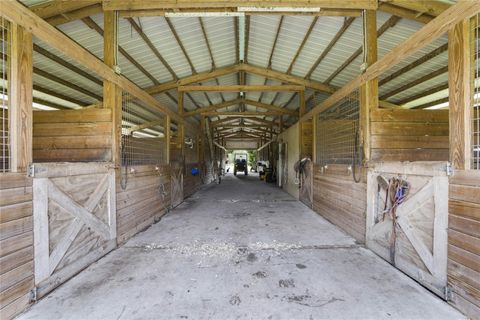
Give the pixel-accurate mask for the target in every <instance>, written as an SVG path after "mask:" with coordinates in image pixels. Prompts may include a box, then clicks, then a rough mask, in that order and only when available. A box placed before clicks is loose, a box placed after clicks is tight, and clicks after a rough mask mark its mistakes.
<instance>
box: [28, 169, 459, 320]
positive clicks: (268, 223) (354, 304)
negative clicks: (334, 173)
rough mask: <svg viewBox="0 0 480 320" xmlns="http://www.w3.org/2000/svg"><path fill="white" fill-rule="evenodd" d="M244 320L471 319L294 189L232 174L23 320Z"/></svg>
mask: <svg viewBox="0 0 480 320" xmlns="http://www.w3.org/2000/svg"><path fill="white" fill-rule="evenodd" d="M366 292H368V294H366ZM239 317H240V318H245V319H250V318H255V319H339V318H342V319H354V318H356V319H358V318H361V319H380V318H389V319H433V318H435V319H462V318H463V316H462V315H461V314H460V313H459V312H458V311H456V310H455V309H454V308H452V307H451V306H449V305H448V304H447V303H445V302H444V301H442V300H441V299H439V298H438V297H436V296H435V295H433V294H432V293H431V292H429V291H427V290H426V289H425V288H423V287H422V286H420V285H419V284H418V283H416V282H415V281H414V280H412V279H410V278H409V277H407V276H406V275H404V274H403V273H401V272H400V271H398V270H396V269H394V268H392V267H391V266H390V265H389V264H387V263H386V262H385V261H383V260H382V259H380V258H379V257H377V256H376V255H375V254H373V253H372V252H371V251H369V250H367V249H365V248H364V247H363V246H361V245H358V244H357V243H356V241H355V240H354V239H353V238H352V237H350V236H348V235H347V234H346V233H344V232H343V231H341V230H339V229H338V228H337V227H335V226H334V225H332V224H331V223H329V222H328V221H326V220H325V219H323V218H322V217H320V216H319V215H318V214H316V213H315V212H313V211H312V210H310V209H309V208H307V207H306V206H305V205H304V204H303V203H301V202H299V201H297V200H295V199H294V198H293V197H292V196H290V195H289V194H287V193H286V192H283V191H279V190H278V188H275V187H274V186H272V185H269V184H265V183H262V182H261V181H260V180H259V179H258V177H256V176H253V175H249V176H243V175H237V176H236V177H235V176H233V174H227V175H226V176H225V177H224V179H222V183H221V184H210V185H208V186H206V187H204V188H203V189H202V190H200V191H199V192H197V193H196V194H195V195H194V196H192V197H190V198H188V199H186V200H185V201H184V202H183V203H182V204H181V205H179V206H178V207H177V208H175V209H174V210H173V211H171V212H169V213H168V214H166V215H165V216H164V217H163V218H162V220H161V221H160V222H158V223H157V224H155V225H153V226H152V227H150V228H149V229H147V230H146V231H144V232H142V233H139V234H138V235H136V236H135V237H133V238H132V239H130V240H129V241H128V242H127V243H126V244H125V245H124V246H123V247H121V248H119V249H118V250H116V251H114V252H112V253H110V254H108V255H107V256H105V257H104V258H102V259H100V260H99V261H97V262H96V263H94V264H92V265H91V266H90V267H88V268H87V269H86V270H85V271H83V272H81V273H80V274H79V275H77V276H76V277H74V278H73V279H71V280H70V281H68V282H67V283H65V284H63V285H62V286H61V287H60V288H58V289H57V290H56V291H54V292H53V293H51V294H50V295H49V296H47V297H46V298H45V299H43V300H41V301H40V302H39V303H37V304H36V305H34V306H33V307H32V308H31V309H30V310H29V311H27V312H26V313H24V314H23V315H21V316H20V317H19V319H172V318H173V319H236V318H239Z"/></svg>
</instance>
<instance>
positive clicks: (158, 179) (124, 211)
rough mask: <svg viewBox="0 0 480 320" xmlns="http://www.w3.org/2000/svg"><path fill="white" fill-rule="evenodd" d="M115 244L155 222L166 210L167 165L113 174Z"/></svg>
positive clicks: (168, 178) (168, 174)
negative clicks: (115, 222) (115, 177)
mask: <svg viewBox="0 0 480 320" xmlns="http://www.w3.org/2000/svg"><path fill="white" fill-rule="evenodd" d="M116 180H117V186H116V190H117V200H116V204H117V242H118V243H119V244H120V243H123V242H125V241H127V240H128V239H130V238H131V237H132V236H133V235H135V234H137V233H138V232H140V231H142V230H144V229H145V228H147V227H148V226H150V225H151V224H153V223H154V222H156V221H158V220H159V219H160V218H161V217H162V216H163V215H164V214H165V213H166V212H167V211H168V208H169V207H170V166H169V165H162V166H158V167H157V166H155V165H143V166H135V167H133V170H127V172H124V171H122V172H119V173H118V174H117V179H116Z"/></svg>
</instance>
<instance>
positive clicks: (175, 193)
mask: <svg viewBox="0 0 480 320" xmlns="http://www.w3.org/2000/svg"><path fill="white" fill-rule="evenodd" d="M183 168H184V166H183V163H182V162H179V161H173V162H171V170H172V172H171V189H172V193H171V197H172V200H171V201H172V208H175V207H176V206H178V205H179V204H180V203H182V202H183V170H184V169H183Z"/></svg>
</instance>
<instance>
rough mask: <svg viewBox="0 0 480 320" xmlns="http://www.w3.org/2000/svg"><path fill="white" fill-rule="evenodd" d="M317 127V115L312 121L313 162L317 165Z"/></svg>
mask: <svg viewBox="0 0 480 320" xmlns="http://www.w3.org/2000/svg"><path fill="white" fill-rule="evenodd" d="M317 125H318V116H317V115H315V116H314V117H313V119H312V134H313V139H312V162H313V163H314V164H315V163H317Z"/></svg>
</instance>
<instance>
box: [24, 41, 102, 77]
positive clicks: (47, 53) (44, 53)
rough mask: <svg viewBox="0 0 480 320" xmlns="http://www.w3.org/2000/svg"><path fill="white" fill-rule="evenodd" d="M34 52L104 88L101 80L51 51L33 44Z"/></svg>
mask: <svg viewBox="0 0 480 320" xmlns="http://www.w3.org/2000/svg"><path fill="white" fill-rule="evenodd" d="M33 50H34V51H35V52H38V53H39V54H41V55H42V56H44V57H46V58H48V59H50V60H52V61H54V62H56V63H58V64H59V65H61V66H63V67H65V68H67V69H69V70H71V71H73V72H75V73H76V74H78V75H80V76H82V77H84V78H85V79H88V80H90V81H92V82H94V83H96V84H98V85H99V86H103V82H102V81H101V80H99V79H98V78H96V77H94V76H92V75H91V74H89V73H88V72H85V71H84V70H82V69H80V68H78V67H76V66H75V65H73V64H71V63H70V62H68V61H66V60H64V59H62V58H60V57H58V56H56V55H54V54H52V53H51V52H50V51H48V50H46V49H44V48H42V47H41V46H39V45H37V44H35V43H34V44H33Z"/></svg>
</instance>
